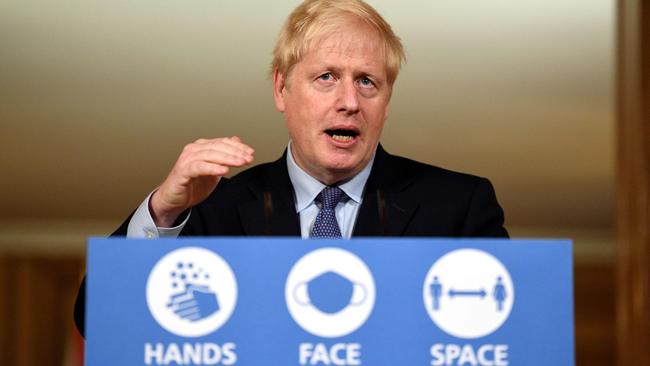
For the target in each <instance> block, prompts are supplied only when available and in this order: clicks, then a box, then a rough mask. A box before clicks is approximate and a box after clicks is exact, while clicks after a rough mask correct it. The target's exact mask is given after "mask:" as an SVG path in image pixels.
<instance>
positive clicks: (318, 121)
mask: <svg viewBox="0 0 650 366" xmlns="http://www.w3.org/2000/svg"><path fill="white" fill-rule="evenodd" d="M390 92H391V85H389V84H388V81H387V76H386V62H385V55H384V50H383V44H382V43H381V41H380V38H379V36H378V35H377V34H376V33H375V32H374V31H373V30H372V29H371V28H370V27H368V26H367V25H366V24H365V23H363V22H361V21H351V22H350V23H349V25H348V26H346V27H343V28H342V29H341V30H340V31H339V32H337V33H335V34H333V35H331V36H328V37H324V38H323V39H321V40H320V41H319V42H315V43H314V44H313V45H312V47H311V49H310V50H309V51H308V52H307V53H306V54H305V55H304V57H303V59H302V60H301V61H300V62H299V63H297V64H295V65H294V66H293V68H292V70H291V72H290V73H289V76H288V77H285V75H281V74H279V73H277V72H276V75H275V78H274V94H275V102H276V106H277V108H278V110H280V112H284V117H285V121H286V124H287V129H288V130H289V136H290V137H291V141H292V145H291V148H292V153H293V158H294V160H295V161H296V163H297V164H298V165H299V166H300V167H301V168H302V169H303V170H305V171H306V172H307V173H309V174H310V175H312V176H313V177H315V178H316V179H318V180H320V181H321V182H323V183H325V184H332V183H335V182H337V181H340V180H343V179H347V178H350V177H351V176H353V175H355V174H357V173H358V172H359V171H361V170H362V169H363V168H364V167H365V166H366V164H367V163H368V162H369V161H370V158H371V157H372V155H373V153H374V151H375V148H376V147H377V144H378V142H379V137H380V135H381V131H382V128H383V127H384V121H385V120H386V117H387V116H388V102H389V99H390Z"/></svg>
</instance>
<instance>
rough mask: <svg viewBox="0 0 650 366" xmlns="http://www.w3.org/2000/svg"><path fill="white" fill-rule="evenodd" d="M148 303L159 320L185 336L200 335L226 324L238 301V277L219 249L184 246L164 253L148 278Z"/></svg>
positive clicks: (163, 325)
mask: <svg viewBox="0 0 650 366" xmlns="http://www.w3.org/2000/svg"><path fill="white" fill-rule="evenodd" d="M146 297H147V306H148V307H149V311H150V312H151V315H152V316H153V318H154V319H155V320H156V322H157V323H158V324H159V325H160V326H161V327H163V328H164V329H166V330H168V331H169V332H171V333H173V334H175V335H178V336H182V337H201V336H205V335H207V334H210V333H212V332H215V331H216V330H217V329H219V328H220V327H221V326H222V325H224V324H225V323H226V322H227V321H228V318H230V315H231V314H232V313H233V311H234V309H235V306H236V304H237V280H236V278H235V274H234V273H233V271H232V269H231V268H230V266H229V265H228V262H226V261H225V260H224V259H223V258H222V257H221V256H219V255H218V254H217V253H215V252H213V251H211V250H208V249H206V248H201V247H182V248H178V249H175V250H172V251H171V252H169V253H167V254H166V255H164V256H163V257H162V258H160V260H158V262H157V263H156V264H155V265H154V266H153V268H152V269H151V272H150V273H149V277H148V279H147V290H146Z"/></svg>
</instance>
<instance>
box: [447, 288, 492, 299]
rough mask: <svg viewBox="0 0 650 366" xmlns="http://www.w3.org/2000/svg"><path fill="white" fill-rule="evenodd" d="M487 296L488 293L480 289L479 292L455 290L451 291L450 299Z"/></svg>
mask: <svg viewBox="0 0 650 366" xmlns="http://www.w3.org/2000/svg"><path fill="white" fill-rule="evenodd" d="M485 295H487V293H486V292H485V290H483V289H480V290H478V291H457V290H454V289H450V290H449V297H451V298H454V297H456V296H466V297H480V298H484V297H485Z"/></svg>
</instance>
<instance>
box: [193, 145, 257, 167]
mask: <svg viewBox="0 0 650 366" xmlns="http://www.w3.org/2000/svg"><path fill="white" fill-rule="evenodd" d="M184 160H185V162H187V163H193V162H195V161H205V162H208V163H212V164H219V165H224V166H230V167H235V166H236V167H239V166H244V165H246V164H249V163H251V162H253V158H252V157H250V156H241V155H233V154H230V153H227V152H224V151H220V150H212V149H205V150H199V151H196V152H194V153H192V154H190V155H188V156H187V157H185V159H184Z"/></svg>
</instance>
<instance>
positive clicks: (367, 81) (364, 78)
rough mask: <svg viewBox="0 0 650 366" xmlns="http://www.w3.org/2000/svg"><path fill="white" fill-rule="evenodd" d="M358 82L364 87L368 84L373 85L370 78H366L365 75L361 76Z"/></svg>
mask: <svg viewBox="0 0 650 366" xmlns="http://www.w3.org/2000/svg"><path fill="white" fill-rule="evenodd" d="M359 82H360V83H361V85H362V86H366V87H369V86H373V85H374V83H373V82H372V80H370V79H369V78H367V77H363V78H361V80H359Z"/></svg>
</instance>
